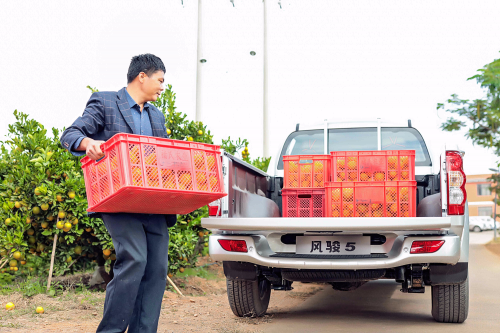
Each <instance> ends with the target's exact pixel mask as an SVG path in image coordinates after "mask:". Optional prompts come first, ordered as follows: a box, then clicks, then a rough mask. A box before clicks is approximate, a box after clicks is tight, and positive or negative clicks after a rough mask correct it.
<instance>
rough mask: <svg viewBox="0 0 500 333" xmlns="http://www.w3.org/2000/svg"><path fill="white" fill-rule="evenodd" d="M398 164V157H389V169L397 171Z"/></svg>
mask: <svg viewBox="0 0 500 333" xmlns="http://www.w3.org/2000/svg"><path fill="white" fill-rule="evenodd" d="M397 163H398V157H397V156H389V157H388V158H387V166H388V167H389V169H396V167H397Z"/></svg>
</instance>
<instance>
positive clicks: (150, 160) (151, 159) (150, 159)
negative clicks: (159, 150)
mask: <svg viewBox="0 0 500 333" xmlns="http://www.w3.org/2000/svg"><path fill="white" fill-rule="evenodd" d="M145 162H146V164H149V165H156V164H157V163H156V162H157V160H156V154H154V153H152V154H149V155H148V156H146V158H145Z"/></svg>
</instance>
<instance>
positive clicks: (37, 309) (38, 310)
mask: <svg viewBox="0 0 500 333" xmlns="http://www.w3.org/2000/svg"><path fill="white" fill-rule="evenodd" d="M35 311H36V313H39V314H42V313H44V312H45V311H44V310H43V308H42V307H41V306H37V307H36V310H35Z"/></svg>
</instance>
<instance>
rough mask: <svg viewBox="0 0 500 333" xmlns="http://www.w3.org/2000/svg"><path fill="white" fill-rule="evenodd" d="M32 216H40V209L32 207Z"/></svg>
mask: <svg viewBox="0 0 500 333" xmlns="http://www.w3.org/2000/svg"><path fill="white" fill-rule="evenodd" d="M33 214H35V215H38V214H40V207H37V206H35V207H33Z"/></svg>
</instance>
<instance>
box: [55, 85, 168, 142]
mask: <svg viewBox="0 0 500 333" xmlns="http://www.w3.org/2000/svg"><path fill="white" fill-rule="evenodd" d="M149 119H150V121H151V128H152V129H153V136H156V137H160V138H168V135H167V130H166V128H165V117H164V116H163V113H161V112H160V111H159V110H158V109H157V108H156V107H155V106H154V105H152V104H150V105H149ZM134 129H135V125H134V119H133V118H132V112H131V111H130V106H129V103H128V100H127V96H126V92H125V88H122V89H121V90H120V91H118V92H114V91H102V92H95V93H93V94H92V96H90V99H89V101H88V102H87V106H86V107H85V110H84V111H83V115H82V116H81V117H78V119H76V120H75V122H74V123H73V125H71V126H70V127H68V128H67V129H66V130H65V131H64V133H63V134H62V136H61V144H62V145H63V147H64V148H66V149H68V150H70V149H71V148H72V147H73V145H74V144H75V142H76V141H77V140H78V139H79V138H80V137H82V136H83V137H89V138H91V139H94V140H102V141H107V140H109V139H110V138H111V137H112V136H113V135H115V134H117V133H130V134H134Z"/></svg>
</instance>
